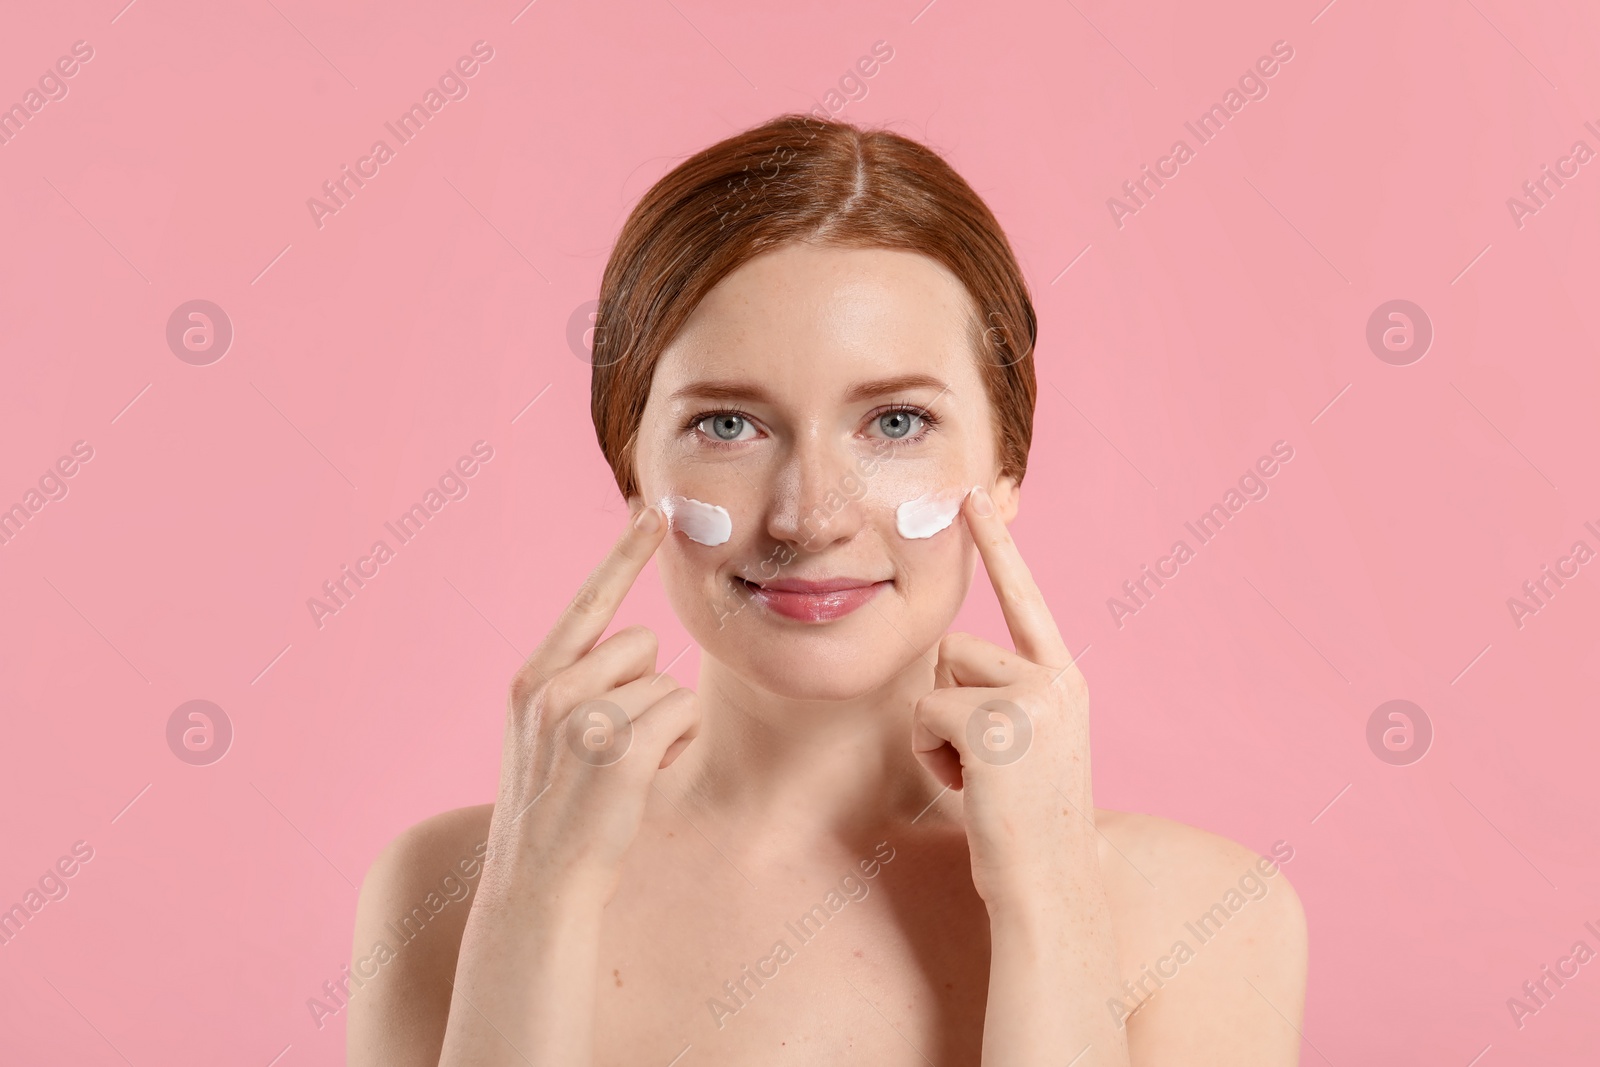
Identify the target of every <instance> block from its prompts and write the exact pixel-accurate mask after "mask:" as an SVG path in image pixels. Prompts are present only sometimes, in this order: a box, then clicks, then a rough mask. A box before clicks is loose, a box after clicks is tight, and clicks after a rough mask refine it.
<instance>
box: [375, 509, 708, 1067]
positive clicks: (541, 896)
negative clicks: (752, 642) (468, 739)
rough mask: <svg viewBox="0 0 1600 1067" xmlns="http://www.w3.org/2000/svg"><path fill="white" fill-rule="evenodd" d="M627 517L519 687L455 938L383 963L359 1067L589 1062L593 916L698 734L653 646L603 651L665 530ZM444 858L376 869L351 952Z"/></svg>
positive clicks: (635, 630) (425, 850)
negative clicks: (661, 775)
mask: <svg viewBox="0 0 1600 1067" xmlns="http://www.w3.org/2000/svg"><path fill="white" fill-rule="evenodd" d="M635 518H636V520H637V521H632V522H630V523H629V525H628V529H627V530H626V531H625V532H624V533H623V535H622V537H621V538H620V539H619V540H618V541H617V543H616V544H615V545H614V546H613V548H612V550H611V552H610V554H609V555H608V556H607V557H606V559H605V560H604V561H603V562H602V563H601V564H600V566H599V567H597V568H596V569H595V571H594V572H593V573H592V574H591V575H590V576H589V579H588V580H587V581H586V582H585V583H584V586H583V588H582V589H581V590H580V591H579V593H578V595H577V596H576V597H575V598H574V599H573V600H572V602H571V603H570V604H569V605H568V606H567V608H566V610H565V611H564V612H563V613H562V616H561V618H560V619H559V620H558V621H557V623H556V625H555V626H554V627H553V628H552V629H551V631H550V633H549V634H548V635H547V636H546V637H545V639H544V641H542V642H541V643H540V645H539V647H538V648H537V649H535V650H534V652H533V654H532V655H531V656H529V657H528V659H527V661H526V662H525V663H524V664H523V666H522V669H521V670H520V671H519V672H518V674H517V676H516V677H515V678H514V679H513V680H512V683H511V692H510V696H509V699H508V701H507V709H506V726H505V733H504V738H503V741H502V744H501V753H500V788H499V794H498V797H497V799H496V802H495V805H494V807H493V809H492V814H491V815H490V816H489V818H488V820H487V822H488V826H487V832H486V836H485V837H484V838H483V839H482V840H483V844H484V847H483V850H482V852H481V853H480V855H482V857H483V862H482V875H481V878H480V881H479V884H478V888H477V893H476V896H475V898H474V900H473V901H472V906H471V909H470V911H469V912H467V914H466V915H465V917H459V916H460V912H459V911H458V912H457V913H456V917H458V918H457V921H458V922H459V923H460V926H459V928H458V930H459V934H458V936H456V937H453V938H440V939H438V941H437V942H436V943H434V944H432V945H431V947H430V948H428V949H427V950H426V951H422V950H420V948H421V945H420V939H418V941H417V942H409V941H408V943H407V944H406V946H405V947H404V948H403V949H399V950H398V951H396V952H394V953H393V956H394V958H393V959H391V960H388V961H387V963H388V965H390V966H394V965H395V964H396V963H399V966H398V967H396V969H395V970H394V971H393V972H392V973H390V974H388V975H386V976H385V981H384V982H382V983H379V984H378V986H377V987H376V988H375V989H374V990H373V993H374V996H373V998H372V999H371V1001H369V1002H367V1004H366V1005H365V1007H364V1009H363V1013H362V1016H361V1018H359V1019H357V1018H354V1017H353V1018H352V1020H351V1030H350V1036H349V1050H350V1059H349V1062H350V1063H351V1064H353V1065H356V1067H379V1065H382V1067H390V1065H391V1064H397V1063H398V1064H405V1065H415V1067H421V1065H424V1064H426V1065H428V1067H435V1065H440V1067H443V1065H449V1067H461V1065H472V1067H491V1065H493V1067H501V1065H505V1067H515V1065H523V1064H537V1065H539V1067H545V1065H547V1064H550V1065H560V1067H585V1065H587V1064H589V1063H590V1062H591V1061H592V1057H593V1050H592V1041H593V1030H594V992H595V983H596V968H597V967H598V953H599V945H600V920H601V916H602V914H603V912H604V909H605V905H606V903H607V902H608V901H609V900H610V899H611V897H612V896H613V895H614V894H615V893H616V889H617V881H618V878H619V877H620V874H621V863H622V857H623V855H624V853H625V852H626V851H627V849H628V847H629V845H630V844H631V843H632V842H633V839H634V838H635V837H636V836H637V834H638V831H639V824H640V821H641V820H642V818H643V815H644V806H645V800H646V796H647V794H648V792H649V790H650V787H651V785H652V784H653V782H654V779H655V775H656V772H657V770H658V769H660V768H661V767H665V766H667V765H669V764H670V763H671V762H672V761H673V760H674V759H676V758H677V755H678V753H680V752H681V751H682V750H683V748H684V747H685V746H686V745H688V744H689V743H690V742H691V741H692V740H693V738H694V736H695V733H696V731H697V729H698V723H699V708H698V704H697V702H696V700H695V695H694V693H693V692H692V691H690V690H687V689H683V688H680V687H679V686H678V685H677V683H676V682H674V681H672V680H671V679H670V678H669V677H668V676H667V675H665V674H658V673H656V671H655V662H656V652H657V642H656V638H655V635H654V634H652V633H651V632H650V631H649V630H647V629H645V628H644V627H642V626H634V627H629V628H627V629H625V630H621V631H619V632H617V633H615V634H613V635H612V636H611V637H609V638H606V639H605V640H604V641H600V640H599V638H600V635H601V634H602V633H604V632H605V629H606V627H607V626H608V625H609V624H610V622H611V619H612V617H613V616H614V615H615V613H616V610H617V608H618V606H620V604H621V602H622V600H623V597H624V596H626V594H627V591H628V589H629V588H630V587H631V586H632V584H633V582H634V580H635V579H636V578H637V577H638V575H639V572H640V571H641V570H642V569H643V567H644V564H645V562H646V561H647V560H648V559H649V558H650V556H651V554H652V553H653V552H654V551H655V549H656V547H657V546H658V545H660V543H661V540H662V537H663V535H664V534H665V532H666V523H665V522H664V521H663V519H662V516H661V514H660V512H659V511H658V510H656V509H654V508H647V509H640V510H639V511H636V512H635ZM596 642H598V643H596ZM426 825H427V824H424V826H426ZM438 851H439V850H438V848H437V847H436V845H435V844H434V843H433V839H432V838H431V837H430V836H429V834H428V832H426V831H425V830H422V829H421V828H418V831H416V832H412V833H408V834H407V835H404V836H403V838H402V841H401V842H400V843H398V844H397V846H395V847H392V848H391V849H390V850H389V851H388V852H386V854H385V856H384V857H383V858H381V859H380V861H379V862H378V863H377V864H375V865H374V868H373V872H372V873H371V874H370V875H369V877H368V879H367V883H368V884H367V887H366V888H364V889H363V892H362V903H361V906H360V908H359V914H358V922H357V942H356V947H357V951H358V952H359V951H361V950H362V948H363V945H362V942H363V941H364V940H365V939H366V938H368V937H372V936H378V931H381V930H384V929H388V926H387V925H386V924H387V923H390V922H393V921H394V920H393V916H394V915H395V913H396V912H397V911H398V912H400V913H402V914H403V913H404V909H405V908H407V907H408V902H409V901H410V900H411V899H412V898H413V897H414V896H415V895H416V891H417V889H418V888H419V886H421V885H425V884H426V883H427V881H428V880H429V879H430V878H432V877H433V870H434V869H435V866H436V864H437V862H438V860H439V856H438ZM441 914H442V909H441ZM419 919H420V917H419ZM413 948H417V949H419V950H418V951H413ZM402 957H403V961H402ZM352 1004H354V1001H353V1000H352Z"/></svg>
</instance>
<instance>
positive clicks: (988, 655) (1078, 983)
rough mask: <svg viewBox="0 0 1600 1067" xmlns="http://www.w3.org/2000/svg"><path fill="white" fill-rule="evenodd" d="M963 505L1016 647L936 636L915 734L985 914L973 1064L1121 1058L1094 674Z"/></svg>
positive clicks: (998, 542)
mask: <svg viewBox="0 0 1600 1067" xmlns="http://www.w3.org/2000/svg"><path fill="white" fill-rule="evenodd" d="M963 514H964V515H965V517H966V521H967V527H968V529H969V530H970V532H971V534H972V538H973V542H974V543H975V545H976V546H977V549H978V553H979V555H980V556H981V557H982V559H983V563H984V568H985V570H986V571H987V572H988V575H989V579H990V582H991V583H992V584H993V585H994V589H995V594H996V596H997V597H998V599H999V601H1000V607H1001V610H1002V612H1003V613H1004V614H1005V619H1006V626H1007V628H1008V629H1009V630H1010V632H1011V637H1012V641H1013V643H1014V644H1015V646H1016V650H1015V651H1014V652H1012V651H1009V650H1006V649H1003V648H999V647H997V646H995V645H993V644H990V643H989V642H987V641H983V640H980V639H978V638H975V637H972V636H970V635H968V634H960V633H952V634H946V635H945V637H944V639H943V640H942V641H941V642H940V644H939V660H938V663H937V665H936V667H935V672H934V673H935V688H934V690H933V692H932V693H930V694H928V695H927V696H925V697H923V698H922V699H921V700H920V701H918V703H917V708H916V714H915V717H914V719H913V746H914V748H915V751H916V753H917V756H918V758H919V759H920V760H921V761H922V762H923V765H924V766H926V767H927V768H928V769H929V770H930V771H932V772H933V774H934V775H935V776H936V777H938V778H940V779H941V780H942V781H944V782H945V783H946V784H947V785H949V786H951V787H952V788H955V789H962V790H963V791H964V793H965V798H966V799H965V803H964V812H965V819H966V824H967V844H968V848H969V850H970V852H971V854H972V880H973V887H974V888H975V889H976V890H977V892H978V895H979V896H981V897H982V898H983V900H984V903H985V904H986V905H987V907H988V910H989V918H990V945H991V949H990V964H989V1001H988V1007H987V1012H986V1015H985V1018H984V1030H983V1062H984V1063H985V1064H994V1065H1002V1067H1032V1065H1035V1064H1037V1065H1040V1067H1042V1065H1044V1064H1051V1065H1054V1067H1061V1065H1063V1064H1069V1063H1070V1064H1072V1065H1073V1067H1127V1065H1128V1063H1129V1059H1128V1048H1127V1035H1126V1032H1125V1031H1124V1029H1123V1028H1122V1027H1121V1026H1120V1025H1119V1021H1118V1020H1117V1019H1116V1018H1114V1017H1113V1016H1112V1015H1111V1014H1110V1013H1109V1012H1107V1011H1106V1009H1105V1005H1106V1003H1107V1001H1108V999H1110V998H1111V997H1112V996H1114V995H1115V993H1116V988H1117V984H1118V973H1117V961H1118V956H1117V942H1116V938H1115V936H1114V931H1113V928H1112V924H1111V909H1110V906H1109V903H1108V900H1107V896H1106V890H1105V886H1104V885H1103V884H1102V881H1101V874H1100V859H1099V847H1098V836H1099V835H1098V833H1097V831H1096V829H1095V826H1094V823H1093V821H1092V820H1093V817H1094V815H1093V813H1094V810H1095V809H1094V802H1093V796H1092V790H1091V788H1090V767H1089V696H1088V685H1087V683H1086V682H1085V681H1084V678H1083V675H1082V674H1081V673H1080V672H1079V670H1078V668H1077V666H1076V664H1075V663H1074V662H1073V659H1072V656H1071V654H1070V653H1069V652H1068V651H1067V648H1066V645H1065V643H1064V642H1063V641H1062V639H1061V635H1060V633H1059V631H1058V630H1057V629H1056V626H1055V622H1054V620H1053V619H1052V618H1051V617H1050V612H1049V608H1048V606H1047V605H1046V604H1045V601H1044V597H1043V595H1042V594H1041V593H1040V592H1039V588H1038V586H1037V585H1036V584H1035V583H1034V581H1033V578H1032V576H1031V575H1030V574H1029V573H1028V569H1027V566H1026V565H1025V564H1024V563H1023V561H1022V557H1021V555H1020V553H1018V551H1017V547H1016V544H1015V543H1014V542H1013V541H1012V540H1011V535H1010V532H1009V531H1008V530H1007V529H1006V526H1005V522H1004V521H1003V520H1002V519H1001V518H1000V517H999V516H998V515H997V514H996V513H995V508H994V504H993V501H992V500H991V499H990V498H989V496H988V494H987V493H986V492H984V491H983V490H981V489H978V490H974V491H973V493H972V494H970V495H969V496H968V498H967V500H966V501H965V502H964V504H963Z"/></svg>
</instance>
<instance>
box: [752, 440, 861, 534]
mask: <svg viewBox="0 0 1600 1067" xmlns="http://www.w3.org/2000/svg"><path fill="white" fill-rule="evenodd" d="M862 489H863V486H862V479H861V474H860V472H859V471H858V470H857V469H856V464H855V461H854V457H853V455H852V454H851V452H850V450H849V448H848V446H847V445H845V444H844V443H843V442H839V441H830V440H824V439H823V435H819V434H814V433H813V434H807V435H806V436H804V437H803V438H801V439H800V440H798V441H796V442H795V443H794V444H793V445H792V446H791V447H790V448H789V450H788V453H787V454H786V455H785V456H784V459H783V463H782V465H781V466H780V467H779V468H778V470H777V471H776V472H775V478H774V485H773V497H772V503H771V506H770V507H769V508H768V511H767V533H768V535H769V536H771V537H772V538H773V539H774V540H777V541H782V542H784V543H785V544H787V545H790V546H792V547H794V548H795V549H797V550H799V551H802V552H820V551H822V550H823V549H825V548H827V547H828V546H830V545H834V544H839V543H842V542H845V541H849V540H850V539H851V538H853V537H854V536H855V535H856V534H857V533H858V532H859V531H860V530H861V526H862V523H863V515H862V509H861V503H860V501H861V496H862Z"/></svg>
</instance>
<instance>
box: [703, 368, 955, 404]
mask: <svg viewBox="0 0 1600 1067" xmlns="http://www.w3.org/2000/svg"><path fill="white" fill-rule="evenodd" d="M910 389H936V390H938V392H939V394H940V395H941V396H942V395H943V394H945V393H947V392H950V386H949V385H947V384H946V383H945V382H943V381H941V380H940V379H938V378H935V377H934V376H933V375H931V374H915V373H914V374H897V375H895V376H894V377H892V378H877V379H874V380H872V381H867V382H857V383H856V384H855V385H853V386H851V387H850V391H849V392H848V393H846V394H845V401H846V402H847V403H856V402H858V401H862V400H870V399H872V398H873V397H876V396H883V395H884V394H885V393H900V392H905V391H907V390H910ZM688 397H695V398H699V399H704V400H745V401H753V402H755V403H759V404H770V403H771V402H772V394H771V393H770V392H768V391H767V390H766V389H765V388H763V387H762V386H761V385H759V384H757V383H755V382H743V381H731V380H727V379H708V380H706V381H699V382H690V383H689V384H688V385H686V386H684V387H683V388H682V389H679V390H677V391H675V392H674V393H673V394H672V399H674V400H682V399H685V398H688Z"/></svg>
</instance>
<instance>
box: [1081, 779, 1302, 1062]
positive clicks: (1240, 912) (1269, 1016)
mask: <svg viewBox="0 0 1600 1067" xmlns="http://www.w3.org/2000/svg"><path fill="white" fill-rule="evenodd" d="M1095 822H1096V825H1097V826H1098V828H1099V829H1100V832H1101V834H1102V835H1103V836H1102V839H1101V849H1100V853H1101V872H1102V877H1103V881H1104V884H1105V886H1106V895H1107V898H1108V900H1109V902H1110V905H1111V912H1112V922H1113V924H1114V925H1115V926H1116V933H1117V941H1118V947H1119V952H1120V957H1121V967H1122V976H1123V979H1124V984H1123V987H1122V989H1121V990H1120V991H1119V992H1120V993H1121V999H1120V1001H1114V1002H1112V1003H1108V1004H1107V1006H1106V1007H1107V1010H1108V1011H1110V1012H1111V1013H1112V1014H1113V1015H1117V1016H1118V1017H1119V1019H1120V1020H1121V1021H1123V1022H1124V1023H1125V1024H1126V1026H1127V1028H1128V1048H1129V1053H1130V1057H1131V1060H1132V1062H1133V1063H1134V1064H1135V1065H1138V1064H1141V1063H1157V1062H1167V1061H1169V1060H1171V1059H1173V1058H1174V1057H1181V1058H1182V1059H1183V1061H1184V1062H1186V1063H1189V1064H1196V1065H1199V1064H1211V1063H1216V1064H1223V1063H1237V1062H1238V1061H1239V1060H1240V1059H1241V1058H1243V1059H1248V1061H1249V1062H1252V1063H1261V1064H1270V1065H1280V1064H1282V1065H1287V1064H1294V1063H1296V1062H1298V1056H1299V1049H1300V1036H1299V1029H1300V1026H1301V1019H1302V1015H1303V1011H1304V1005H1305V986H1306V963H1307V931H1306V917H1305V910H1304V908H1303V907H1302V905H1301V903H1300V897H1299V894H1297V893H1296V892H1295V891H1294V887H1293V886H1292V885H1291V884H1290V882H1289V877H1288V875H1287V874H1286V873H1285V872H1284V870H1283V866H1284V865H1285V864H1289V863H1291V862H1292V861H1293V859H1294V846H1293V845H1292V844H1291V843H1289V842H1287V841H1278V842H1274V844H1273V845H1272V847H1271V848H1270V849H1268V850H1267V851H1266V853H1265V854H1258V853H1256V852H1254V851H1252V850H1251V849H1248V848H1246V847H1244V846H1243V845H1241V844H1239V843H1238V842H1235V841H1230V840H1229V839H1228V838H1225V837H1222V836H1220V835H1218V834H1213V833H1210V832H1208V831H1205V830H1201V829H1198V828H1196V827H1193V826H1186V825H1184V824H1183V823H1179V822H1174V821H1173V820H1171V819H1163V818H1160V817H1158V816H1154V815H1143V814H1138V813H1133V812H1117V811H1109V810H1103V809H1097V810H1096V813H1095Z"/></svg>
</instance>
